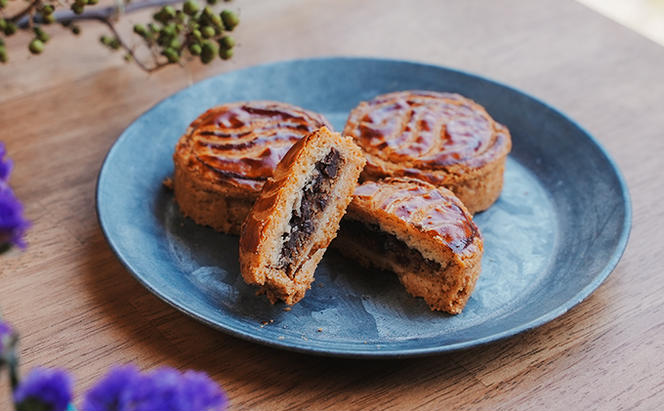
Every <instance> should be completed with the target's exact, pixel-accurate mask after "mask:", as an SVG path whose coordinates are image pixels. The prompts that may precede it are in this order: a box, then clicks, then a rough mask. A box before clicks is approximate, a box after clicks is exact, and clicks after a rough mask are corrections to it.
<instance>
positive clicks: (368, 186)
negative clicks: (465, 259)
mask: <svg viewBox="0 0 664 411" xmlns="http://www.w3.org/2000/svg"><path fill="white" fill-rule="evenodd" d="M354 197H355V200H354V201H355V203H354V204H358V203H363V205H362V208H365V209H371V210H373V212H377V211H378V210H379V211H380V212H382V213H384V214H385V215H392V216H394V217H396V218H398V219H399V220H401V221H402V222H403V223H405V224H406V225H409V226H412V227H414V228H416V229H417V231H419V232H421V233H423V234H426V235H428V236H429V237H432V238H434V239H437V240H438V241H442V242H443V243H444V244H445V245H446V246H447V247H449V249H450V250H452V252H454V253H455V254H460V255H463V254H470V253H474V252H476V251H477V246H478V242H477V241H475V240H476V239H479V240H480V241H481V235H480V232H479V230H478V229H477V226H476V225H475V223H474V222H473V220H472V217H471V215H470V214H469V213H468V212H467V211H466V209H465V207H464V206H463V204H462V203H461V201H459V199H458V198H457V197H456V196H455V195H454V194H453V193H452V192H450V191H449V190H446V189H444V188H436V187H434V186H432V185H431V184H428V183H426V182H423V181H419V180H415V179H407V178H388V179H385V180H382V181H378V182H375V181H368V182H365V183H364V184H362V185H360V186H358V187H357V188H356V189H355V195H354ZM352 209H355V208H354V207H352Z"/></svg>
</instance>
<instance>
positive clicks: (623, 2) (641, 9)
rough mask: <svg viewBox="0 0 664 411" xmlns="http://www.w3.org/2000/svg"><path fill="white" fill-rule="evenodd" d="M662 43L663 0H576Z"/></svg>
mask: <svg viewBox="0 0 664 411" xmlns="http://www.w3.org/2000/svg"><path fill="white" fill-rule="evenodd" d="M577 1H579V2H580V3H583V4H585V5H586V6H588V7H590V8H591V9H593V10H595V11H598V12H600V13H601V14H604V15H605V16H607V17H609V18H611V19H613V20H615V21H617V22H619V23H621V24H623V25H625V26H627V27H629V28H631V29H632V30H635V31H637V32H639V33H641V34H642V35H644V36H646V37H648V38H649V39H651V40H653V41H656V42H658V43H659V44H662V45H664V0H577Z"/></svg>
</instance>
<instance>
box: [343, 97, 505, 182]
mask: <svg viewBox="0 0 664 411" xmlns="http://www.w3.org/2000/svg"><path fill="white" fill-rule="evenodd" d="M344 135H349V136H352V137H353V138H354V139H355V141H356V142H357V144H358V145H359V146H360V147H361V148H362V149H363V150H364V151H365V152H366V153H367V157H368V161H369V163H370V164H371V165H372V166H374V167H378V168H380V169H381V171H382V172H384V173H385V174H387V175H390V174H394V173H392V172H391V171H393V170H388V169H387V168H391V167H393V168H398V169H400V170H402V171H403V173H401V174H402V175H408V174H409V173H408V169H414V170H418V171H419V170H448V171H449V170H451V169H454V168H455V166H463V167H466V168H478V167H482V166H483V165H485V164H487V163H489V162H491V161H493V160H495V159H496V158H500V157H502V156H505V155H506V154H507V153H508V152H509V150H510V148H511V140H510V135H509V131H508V130H507V128H505V127H504V126H503V125H501V124H499V123H497V122H495V121H494V120H493V119H492V118H491V116H489V114H488V113H487V112H486V110H484V108H483V107H482V106H480V105H478V104H477V103H475V102H473V101H472V100H469V99H467V98H465V97H463V96H460V95H458V94H451V93H438V92H432V91H401V92H395V93H389V94H384V95H381V96H378V97H376V98H374V99H373V100H370V101H368V102H362V103H360V105H358V106H357V107H356V108H355V109H354V110H353V111H352V112H351V114H350V116H349V118H348V122H347V123H346V127H345V129H344ZM457 168H458V167H457ZM416 174H419V172H418V173H416Z"/></svg>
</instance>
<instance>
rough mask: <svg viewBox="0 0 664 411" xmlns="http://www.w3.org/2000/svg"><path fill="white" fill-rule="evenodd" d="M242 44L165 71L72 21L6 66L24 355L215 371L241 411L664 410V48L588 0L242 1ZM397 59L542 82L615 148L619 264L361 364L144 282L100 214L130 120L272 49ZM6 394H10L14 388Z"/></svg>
mask: <svg viewBox="0 0 664 411" xmlns="http://www.w3.org/2000/svg"><path fill="white" fill-rule="evenodd" d="M233 4H234V7H239V8H240V10H241V18H242V24H241V26H240V27H239V29H238V31H237V34H236V37H237V39H238V41H239V47H238V48H237V50H236V57H235V58H234V59H233V60H232V61H230V62H228V63H223V62H218V63H216V64H214V65H212V66H210V67H204V66H200V65H198V64H192V65H191V66H188V67H187V68H185V69H180V68H177V67H173V68H168V69H166V70H164V71H161V72H158V73H156V74H154V75H151V76H148V75H147V74H145V73H143V72H141V71H139V70H138V69H137V68H135V67H134V66H131V65H126V64H125V63H124V62H123V61H122V58H121V56H120V55H116V54H110V53H109V52H107V51H106V50H104V49H102V48H101V47H100V46H99V45H98V44H97V39H96V38H97V36H98V35H99V34H100V33H101V32H102V31H103V30H104V29H103V28H102V27H99V26H97V25H95V24H90V25H86V26H84V27H83V28H84V34H83V35H82V38H80V39H75V38H73V37H71V35H70V34H68V33H65V32H56V33H54V35H53V37H54V38H53V40H52V42H51V43H50V44H49V45H48V48H47V50H46V52H45V53H44V54H43V55H42V56H39V57H38V58H33V57H30V58H28V57H26V56H27V52H26V53H25V54H23V53H24V52H23V51H21V50H19V47H20V48H22V47H23V46H22V45H21V46H19V45H18V44H17V43H16V42H11V43H10V45H9V47H10V52H11V53H13V54H12V57H13V62H12V64H11V65H9V66H0V90H1V93H0V124H1V125H2V131H1V132H0V140H3V141H5V142H6V144H7V146H8V150H9V153H10V154H11V156H12V157H13V159H14V160H15V163H16V169H15V173H14V175H13V180H12V183H13V186H14V188H15V190H16V192H17V194H18V196H19V197H20V198H21V199H22V200H23V202H24V203H25V205H26V208H27V210H26V212H27V216H28V217H29V219H30V220H32V222H33V227H32V228H31V230H30V232H29V234H28V241H29V243H30V246H29V248H28V249H27V251H25V252H24V253H17V254H13V255H12V256H9V257H3V258H2V260H0V261H1V264H2V266H1V267H0V272H1V273H0V303H1V305H2V308H3V310H4V315H5V317H6V319H8V320H9V321H11V322H12V323H13V324H14V325H15V326H16V327H17V328H18V329H19V330H20V331H21V333H22V342H21V355H22V358H23V369H24V370H27V369H29V368H31V367H33V366H36V365H39V364H42V365H46V366H60V367H66V368H68V369H70V370H72V372H73V374H74V375H75V377H76V380H77V392H78V393H80V392H82V391H83V390H84V389H85V388H87V387H88V386H90V384H91V383H92V382H93V381H94V380H95V379H97V378H98V377H99V376H100V375H101V374H103V373H104V372H105V371H106V370H107V369H108V367H109V366H111V365H113V364H117V363H125V362H136V363H137V364H139V365H140V367H142V368H145V369H150V368H153V367H156V366H161V365H169V366H174V367H177V368H181V369H185V368H195V369H200V370H204V371H206V372H208V373H209V374H210V375H211V376H212V377H213V378H214V379H215V380H217V381H218V382H219V383H220V384H222V385H223V387H224V388H225V389H226V390H227V391H228V394H229V396H230V398H231V402H232V406H233V408H234V409H249V408H250V409H287V408H292V409H300V408H310V409H328V408H329V409H361V408H367V409H371V408H377V409H388V408H393V409H411V408H415V407H421V408H424V409H494V410H495V409H602V410H607V409H642V410H654V409H664V371H663V370H664V297H663V296H664V281H663V279H664V277H663V274H662V273H663V270H662V265H664V257H662V245H663V244H664V242H663V240H664V238H663V236H662V233H663V232H664V218H663V216H664V212H663V211H662V207H661V206H659V205H658V204H659V201H664V194H663V193H664V191H663V190H662V181H664V178H663V177H664V172H663V171H662V167H663V166H664V161H663V160H662V159H663V158H664V48H662V47H661V46H659V45H657V44H655V43H653V42H650V41H648V40H646V39H644V38H642V37H640V36H639V35H637V34H635V33H633V32H631V31H629V30H627V29H625V28H623V27H621V26H619V25H617V24H615V23H613V22H611V21H610V20H608V19H606V18H604V17H601V16H600V15H598V14H596V13H595V12H593V11H591V10H589V9H587V8H585V7H584V6H581V5H579V4H578V3H575V2H573V1H568V0H565V1H560V0H546V1H529V0H505V1H495V2H494V1H479V0H477V1H445V2H443V1H439V0H427V1H418V2H406V1H401V2H400V1H385V0H365V1H361V2H359V1H356V0H324V1H323V0H321V1H315V2H314V1H307V0H281V1H278V2H277V1H269V0H262V1H258V0H239V1H236V2H235V3H233ZM320 55H357V56H384V57H393V58H402V59H410V60H418V61H425V62H430V63H436V64H441V65H446V66H451V67H455V68H460V69H463V70H468V71H471V72H475V73H479V74H482V75H485V76H488V77H491V78H493V79H496V80H498V81H502V82H505V83H507V84H511V85H513V86H516V87H518V88H521V89H523V90H525V91H526V92H529V93H531V94H533V95H535V96H538V97H540V98H542V99H544V100H545V101H547V102H549V103H551V104H552V105H554V106H556V107H558V108H560V109H561V110H563V111H564V112H566V113H568V114H569V115H570V116H571V117H573V118H574V119H576V120H578V121H579V122H580V123H581V124H583V125H584V126H585V127H586V128H587V129H588V130H589V131H590V132H591V133H592V134H594V135H595V136H596V137H597V138H598V139H599V141H600V142H601V143H602V144H603V145H604V146H605V147H606V148H607V149H608V150H609V152H610V153H612V155H613V156H614V158H615V159H616V161H617V163H618V164H619V166H620V167H621V169H622V172H623V173H624V175H625V177H626V179H627V182H628V185H629V188H630V190H631V194H632V201H633V207H634V226H633V230H632V235H631V241H630V245H629V247H628V249H627V251H626V253H625V255H624V257H623V259H622V261H621V262H620V264H619V265H618V267H617V268H616V270H615V271H614V272H613V274H612V275H611V276H610V277H609V279H608V280H607V281H606V282H605V283H604V284H603V285H602V286H601V287H600V288H599V289H598V290H597V291H596V292H595V293H594V294H593V295H592V296H591V297H589V298H588V299H587V300H586V301H584V302H583V303H582V304H580V305H578V306H577V307H575V308H574V309H572V310H571V311H570V312H568V313H567V314H565V315H563V316H562V317H560V318H558V319H557V320H555V321H552V322H551V323H549V324H547V325H545V326H542V327H539V328H538V329H535V330H533V331H530V332H527V333H524V334H521V335H519V336H516V337H513V338H510V339H507V340H504V341H500V342H497V343H493V344H490V345H487V346H483V347H479V348H476V349H471V350H468V351H464V352H459V353H453V354H448V355H441V356H434V357H430V358H421V359H411V360H400V361H397V360H394V361H357V360H339V359H326V358H318V357H311V356H306V355H300V354H294V353H289V352H285V351H279V350H275V349H270V348H266V347H263V346H260V345H256V344H252V343H248V342H245V341H242V340H239V339H236V338H233V337H230V336H227V335H225V334H223V333H221V332H217V331H215V330H212V329H211V328H208V327H206V326H204V325H202V324H201V323H199V322H197V321H195V320H192V319H190V318H189V317H186V316H185V315H183V314H181V313H180V312H178V311H176V310H175V309H173V308H171V307H170V306H168V305H167V304H165V303H163V302H161V301H160V300H159V299H157V297H155V296H153V295H152V294H150V293H149V292H148V291H147V290H146V289H145V288H143V287H142V286H141V285H139V284H138V282H137V281H136V280H134V279H133V277H132V276H131V275H130V274H129V273H128V272H127V271H126V270H125V269H124V268H123V266H122V265H121V264H120V262H119V261H118V259H117V258H116V257H115V256H114V255H113V253H112V252H111V250H110V248H109V246H108V244H107V243H106V240H105V239H104V237H103V235H102V233H101V231H100V229H99V226H98V224H97V220H96V216H95V209H94V191H95V178H96V175H97V172H98V170H99V167H100V165H101V162H102V160H103V158H104V155H105V153H106V152H107V150H108V149H109V147H110V146H111V145H112V144H113V142H114V140H115V139H116V138H117V137H118V135H119V134H120V133H121V132H122V130H123V129H124V128H125V127H126V126H127V125H128V124H129V123H130V122H131V121H132V120H134V119H135V118H136V117H137V116H138V115H139V114H141V113H142V112H143V111H144V110H146V109H148V108H149V107H150V106H152V105H153V104H155V103H156V102H158V101H159V100H161V99H162V98H164V97H166V96H168V95H169V94H171V93H173V92H175V91H176V90H179V89H181V88H183V87H185V86H187V85H188V84H191V83H192V82H193V81H197V80H199V79H202V78H205V77H208V76H211V75H213V74H217V73H221V72H225V71H230V70H234V69H238V68H242V67H246V66H249V65H253V64H258V63H264V62H268V61H274V60H280V59H290V58H296V57H304V56H320ZM0 392H1V393H2V394H1V395H2V396H3V397H2V400H1V401H0V408H1V409H8V405H7V403H6V402H7V398H6V390H4V389H3V390H0Z"/></svg>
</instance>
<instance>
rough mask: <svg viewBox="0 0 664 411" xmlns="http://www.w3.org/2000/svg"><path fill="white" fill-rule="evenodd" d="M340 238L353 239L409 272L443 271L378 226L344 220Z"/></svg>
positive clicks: (438, 265) (435, 263)
mask: <svg viewBox="0 0 664 411" xmlns="http://www.w3.org/2000/svg"><path fill="white" fill-rule="evenodd" d="M338 237H339V238H340V239H344V238H346V239H348V238H352V241H353V243H354V244H361V245H362V248H364V249H365V250H367V251H368V252H370V253H372V254H374V255H380V256H384V258H385V259H388V260H391V261H393V262H396V263H397V264H398V265H400V266H403V267H407V268H408V270H409V271H414V272H421V271H425V272H431V273H432V274H433V273H434V272H438V271H440V270H441V265H440V263H438V262H436V261H433V260H429V259H428V258H425V257H424V256H423V255H422V254H421V253H420V252H419V251H417V250H415V249H413V248H410V247H408V245H407V244H406V243H404V242H403V241H401V240H399V238H397V236H395V235H394V234H390V233H387V232H385V231H382V230H381V229H380V227H378V226H377V225H376V224H364V223H362V222H359V221H357V220H350V219H348V218H344V219H343V220H341V226H340V228H339V235H338Z"/></svg>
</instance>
